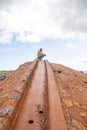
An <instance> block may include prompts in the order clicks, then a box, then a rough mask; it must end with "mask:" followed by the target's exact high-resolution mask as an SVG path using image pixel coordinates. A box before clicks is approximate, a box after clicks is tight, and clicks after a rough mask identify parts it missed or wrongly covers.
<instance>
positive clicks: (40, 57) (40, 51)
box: [37, 48, 46, 60]
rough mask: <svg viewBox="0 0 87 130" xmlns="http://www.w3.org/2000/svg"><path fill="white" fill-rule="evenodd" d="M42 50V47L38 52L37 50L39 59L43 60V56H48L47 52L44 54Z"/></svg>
mask: <svg viewBox="0 0 87 130" xmlns="http://www.w3.org/2000/svg"><path fill="white" fill-rule="evenodd" d="M42 50H43V49H42V48H40V49H39V50H38V52H37V59H39V60H42V58H43V57H45V56H46V54H44V53H43V51H42Z"/></svg>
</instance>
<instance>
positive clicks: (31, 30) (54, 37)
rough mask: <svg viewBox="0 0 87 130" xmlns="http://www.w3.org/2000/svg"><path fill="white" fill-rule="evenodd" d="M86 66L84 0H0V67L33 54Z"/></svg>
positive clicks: (8, 66) (29, 58)
mask: <svg viewBox="0 0 87 130" xmlns="http://www.w3.org/2000/svg"><path fill="white" fill-rule="evenodd" d="M39 48H43V52H44V53H46V54H47V56H46V57H45V58H44V59H46V60H49V61H50V62H52V63H58V64H62V65H65V66H68V67H71V68H73V69H76V70H87V1H86V0H73V1H72V0H37V1H36V0H19V1H18V0H1V1H0V70H14V69H17V68H18V67H19V65H20V64H23V63H25V62H28V61H33V60H34V59H35V58H36V55H37V51H38V49H39Z"/></svg>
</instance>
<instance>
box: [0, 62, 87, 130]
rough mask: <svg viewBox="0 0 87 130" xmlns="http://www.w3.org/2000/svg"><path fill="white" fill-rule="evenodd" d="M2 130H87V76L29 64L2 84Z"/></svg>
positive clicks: (45, 64)
mask: <svg viewBox="0 0 87 130" xmlns="http://www.w3.org/2000/svg"><path fill="white" fill-rule="evenodd" d="M0 130H87V75H86V74H83V73H80V72H78V71H75V70H72V69H70V68H67V67H65V66H62V65H59V64H49V62H48V61H37V60H34V61H33V62H27V63H25V64H23V65H21V66H19V68H18V69H17V70H16V71H14V72H13V73H12V74H11V75H10V76H9V77H8V78H7V79H6V80H4V81H3V82H1V83H0Z"/></svg>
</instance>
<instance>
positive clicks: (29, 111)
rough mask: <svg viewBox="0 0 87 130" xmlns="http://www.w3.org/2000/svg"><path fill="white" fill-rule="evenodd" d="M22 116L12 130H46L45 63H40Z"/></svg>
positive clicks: (27, 95)
mask: <svg viewBox="0 0 87 130" xmlns="http://www.w3.org/2000/svg"><path fill="white" fill-rule="evenodd" d="M29 86H30V89H27V94H26V97H25V99H24V102H23V104H22V108H21V110H20V114H19V116H18V119H17V120H16V122H15V124H14V127H13V128H12V130H46V128H47V124H46V123H47V122H46V121H47V118H46V104H47V102H46V69H45V64H44V62H43V61H40V62H38V65H37V68H36V70H34V76H33V77H32V82H31V85H29V84H27V87H29Z"/></svg>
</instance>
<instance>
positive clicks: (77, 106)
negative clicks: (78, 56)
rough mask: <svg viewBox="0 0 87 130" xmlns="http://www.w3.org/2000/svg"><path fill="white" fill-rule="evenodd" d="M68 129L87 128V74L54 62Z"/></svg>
mask: <svg viewBox="0 0 87 130" xmlns="http://www.w3.org/2000/svg"><path fill="white" fill-rule="evenodd" d="M52 67H53V71H54V75H55V79H56V82H57V88H58V90H59V93H60V98H61V103H62V107H63V111H64V116H65V119H66V124H67V127H68V130H87V74H83V73H81V72H79V71H75V70H72V69H70V68H67V67H65V66H62V65H58V64H52Z"/></svg>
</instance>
